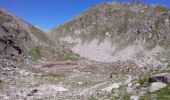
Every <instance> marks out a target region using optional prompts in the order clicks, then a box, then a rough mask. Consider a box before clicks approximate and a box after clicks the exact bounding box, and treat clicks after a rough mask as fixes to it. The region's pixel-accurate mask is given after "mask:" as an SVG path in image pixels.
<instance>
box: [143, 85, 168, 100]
mask: <svg viewBox="0 0 170 100" xmlns="http://www.w3.org/2000/svg"><path fill="white" fill-rule="evenodd" d="M169 88H170V84H168V87H166V88H164V89H161V90H158V91H156V92H153V93H150V92H147V93H145V94H144V95H143V96H141V98H140V100H152V99H153V95H155V96H156V97H155V98H156V100H170V89H169Z"/></svg>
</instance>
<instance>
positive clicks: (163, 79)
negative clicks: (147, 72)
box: [149, 73, 170, 83]
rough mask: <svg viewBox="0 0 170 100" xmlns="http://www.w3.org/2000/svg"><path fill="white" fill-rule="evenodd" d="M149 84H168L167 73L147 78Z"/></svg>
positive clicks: (169, 80) (168, 75)
mask: <svg viewBox="0 0 170 100" xmlns="http://www.w3.org/2000/svg"><path fill="white" fill-rule="evenodd" d="M149 82H151V83H153V82H164V83H168V82H170V74H169V73H161V74H156V75H154V76H151V77H150V78H149Z"/></svg>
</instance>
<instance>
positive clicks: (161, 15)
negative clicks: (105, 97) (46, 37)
mask: <svg viewBox="0 0 170 100" xmlns="http://www.w3.org/2000/svg"><path fill="white" fill-rule="evenodd" d="M51 36H52V37H55V39H60V40H61V41H64V42H67V43H69V44H71V46H72V50H73V52H75V53H78V54H80V55H81V56H83V57H85V58H88V59H91V60H96V61H102V62H114V61H117V60H123V61H126V60H133V61H135V62H136V63H137V64H138V65H139V66H140V65H143V62H146V63H148V64H154V65H155V66H156V65H158V64H161V63H162V62H169V59H170V58H169V57H170V55H169V54H170V51H169V48H170V11H169V10H168V9H167V8H165V7H163V6H160V5H157V6H156V5H146V4H142V3H139V4H135V3H132V4H131V3H130V4H128V3H117V2H111V3H101V4H96V5H94V6H92V7H90V8H89V9H87V10H86V11H84V12H83V13H82V14H80V15H78V16H76V17H75V18H73V19H71V20H70V21H68V22H67V23H65V24H63V25H60V26H59V27H56V28H53V29H52V30H51Z"/></svg>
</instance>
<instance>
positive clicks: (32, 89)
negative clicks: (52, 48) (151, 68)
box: [0, 60, 139, 100]
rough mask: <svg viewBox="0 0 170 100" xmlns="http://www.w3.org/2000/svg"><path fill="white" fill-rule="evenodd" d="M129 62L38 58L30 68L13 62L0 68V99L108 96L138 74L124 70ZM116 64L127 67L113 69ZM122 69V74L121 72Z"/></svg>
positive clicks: (72, 99) (70, 99) (80, 99)
mask: <svg viewBox="0 0 170 100" xmlns="http://www.w3.org/2000/svg"><path fill="white" fill-rule="evenodd" d="M129 63H130V61H129V62H116V63H101V62H95V61H88V60H80V61H46V60H43V61H42V60H41V61H39V62H38V63H35V64H34V65H32V66H29V65H28V66H29V67H18V66H17V67H15V66H13V67H12V65H13V64H10V65H11V67H5V68H3V67H2V69H1V74H0V76H1V79H0V80H1V81H0V84H1V87H0V89H1V92H0V94H1V95H0V99H1V100H66V99H67V100H83V99H84V100H88V99H91V98H93V97H95V98H101V99H109V98H111V97H112V96H110V95H111V94H112V89H114V88H119V87H120V86H121V85H125V84H128V83H129V82H130V81H131V80H132V79H133V78H135V77H137V75H136V74H138V72H137V69H133V68H131V69H132V70H133V73H132V72H130V70H129V71H127V70H128V68H130V67H131V66H130V65H129ZM14 65H16V64H14ZM113 65H117V66H113ZM131 65H133V63H132V64H131ZM118 66H127V69H126V68H125V69H124V71H122V70H116V69H115V68H116V67H118ZM134 68H135V66H134ZM113 70H115V72H114V71H113ZM134 70H136V72H135V71H134ZM122 72H124V74H121V73H122ZM129 72H130V73H129ZM134 75H135V77H134ZM138 75H139V74H138ZM115 86H116V87H115ZM112 95H113V94H112Z"/></svg>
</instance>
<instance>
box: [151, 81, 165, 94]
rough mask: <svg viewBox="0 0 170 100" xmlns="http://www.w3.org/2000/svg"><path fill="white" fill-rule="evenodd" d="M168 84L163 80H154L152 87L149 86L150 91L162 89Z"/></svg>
mask: <svg viewBox="0 0 170 100" xmlns="http://www.w3.org/2000/svg"><path fill="white" fill-rule="evenodd" d="M166 86H167V84H165V83H162V82H154V83H152V84H151V86H150V88H149V92H155V91H157V90H160V89H162V88H165V87H166Z"/></svg>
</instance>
